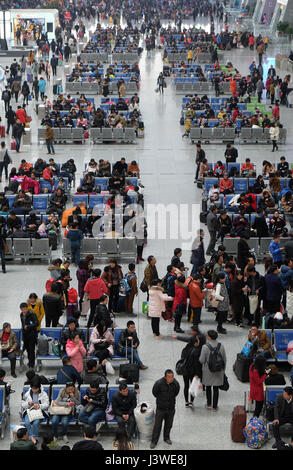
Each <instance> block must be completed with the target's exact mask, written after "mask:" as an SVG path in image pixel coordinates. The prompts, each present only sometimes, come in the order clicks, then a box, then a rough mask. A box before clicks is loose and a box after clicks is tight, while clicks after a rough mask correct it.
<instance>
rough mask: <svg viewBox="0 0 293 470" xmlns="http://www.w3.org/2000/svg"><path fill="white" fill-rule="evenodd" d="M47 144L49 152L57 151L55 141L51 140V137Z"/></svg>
mask: <svg viewBox="0 0 293 470" xmlns="http://www.w3.org/2000/svg"><path fill="white" fill-rule="evenodd" d="M46 144H47V149H48V153H55V149H54V145H53V142H51V140H49V139H46Z"/></svg>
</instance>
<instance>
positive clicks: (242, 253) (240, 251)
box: [237, 231, 252, 272]
mask: <svg viewBox="0 0 293 470" xmlns="http://www.w3.org/2000/svg"><path fill="white" fill-rule="evenodd" d="M240 236H241V238H240V240H239V242H238V244H237V265H238V267H239V269H241V271H242V272H243V270H244V268H245V266H246V265H247V262H248V258H249V256H250V255H251V253H252V252H251V249H250V248H249V245H248V243H247V242H248V240H249V235H248V234H247V233H246V232H245V231H243V232H242V233H241V235H240Z"/></svg>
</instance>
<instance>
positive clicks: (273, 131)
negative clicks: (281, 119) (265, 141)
mask: <svg viewBox="0 0 293 470" xmlns="http://www.w3.org/2000/svg"><path fill="white" fill-rule="evenodd" d="M279 134H280V129H279V127H278V126H277V124H276V123H274V124H273V125H272V127H270V137H271V141H272V142H273V150H272V152H274V151H275V149H276V150H279V147H278V145H277V141H278V139H279Z"/></svg>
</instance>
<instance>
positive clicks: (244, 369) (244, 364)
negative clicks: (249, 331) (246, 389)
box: [233, 353, 252, 382]
mask: <svg viewBox="0 0 293 470" xmlns="http://www.w3.org/2000/svg"><path fill="white" fill-rule="evenodd" d="M251 363H252V359H251V358H250V357H247V356H245V355H244V354H240V353H239V354H237V359H236V362H235V364H234V367H233V370H234V372H235V375H236V377H237V379H238V380H240V382H249V366H250V364H251Z"/></svg>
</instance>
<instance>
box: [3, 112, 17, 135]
mask: <svg viewBox="0 0 293 470" xmlns="http://www.w3.org/2000/svg"><path fill="white" fill-rule="evenodd" d="M5 117H6V119H7V129H6V133H7V135H9V129H10V126H13V124H14V123H15V111H13V109H12V106H8V111H7V112H6V114H5Z"/></svg>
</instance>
